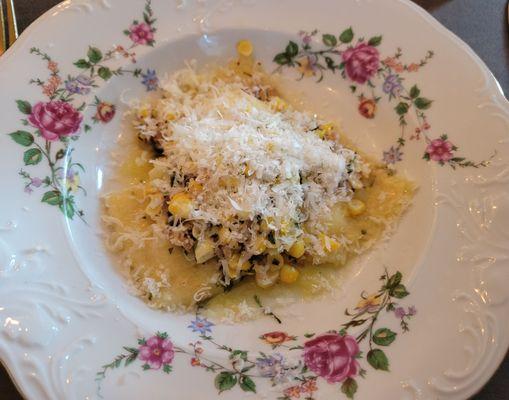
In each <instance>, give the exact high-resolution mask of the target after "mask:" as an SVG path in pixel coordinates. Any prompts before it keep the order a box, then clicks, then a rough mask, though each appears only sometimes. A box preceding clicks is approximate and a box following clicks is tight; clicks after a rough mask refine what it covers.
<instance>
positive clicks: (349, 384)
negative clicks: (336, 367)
mask: <svg viewBox="0 0 509 400" xmlns="http://www.w3.org/2000/svg"><path fill="white" fill-rule="evenodd" d="M357 388H358V385H357V381H356V380H355V379H352V378H347V379H346V380H345V381H344V382H343V384H342V385H341V391H342V392H343V393H344V394H345V395H346V397H348V398H349V399H353V397H354V395H355V393H356V392H357Z"/></svg>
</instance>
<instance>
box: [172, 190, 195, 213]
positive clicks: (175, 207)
mask: <svg viewBox="0 0 509 400" xmlns="http://www.w3.org/2000/svg"><path fill="white" fill-rule="evenodd" d="M168 211H169V212H171V213H172V214H173V215H174V216H175V217H177V218H189V217H190V215H191V212H192V211H193V203H192V201H191V197H189V195H188V194H187V193H184V192H180V193H177V194H175V195H174V196H173V197H172V198H171V200H170V201H169V202H168Z"/></svg>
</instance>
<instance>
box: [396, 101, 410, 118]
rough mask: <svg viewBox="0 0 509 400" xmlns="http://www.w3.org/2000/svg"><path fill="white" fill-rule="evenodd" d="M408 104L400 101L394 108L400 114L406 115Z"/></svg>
mask: <svg viewBox="0 0 509 400" xmlns="http://www.w3.org/2000/svg"><path fill="white" fill-rule="evenodd" d="M408 108H409V106H408V104H407V103H403V102H401V103H399V104H398V105H397V106H396V107H395V108H394V109H395V110H396V113H397V114H398V115H405V114H406V113H407V112H408Z"/></svg>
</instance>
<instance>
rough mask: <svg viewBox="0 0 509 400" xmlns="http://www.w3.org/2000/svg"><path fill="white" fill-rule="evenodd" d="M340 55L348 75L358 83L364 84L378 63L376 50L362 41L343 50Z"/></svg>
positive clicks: (375, 70) (378, 58)
mask: <svg viewBox="0 0 509 400" xmlns="http://www.w3.org/2000/svg"><path fill="white" fill-rule="evenodd" d="M341 57H342V59H343V62H344V63H345V70H346V74H347V75H348V77H349V78H350V79H351V80H352V81H354V82H357V83H360V84H364V83H366V82H367V81H368V80H369V79H370V78H372V77H373V76H374V75H375V74H376V72H377V71H378V67H379V65H380V53H379V52H378V50H377V49H376V48H375V47H373V46H370V45H368V44H366V43H362V42H361V43H359V44H358V45H356V46H355V47H350V48H349V49H347V50H345V51H344V52H343V54H342V55H341Z"/></svg>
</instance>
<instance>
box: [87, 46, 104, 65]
mask: <svg viewBox="0 0 509 400" xmlns="http://www.w3.org/2000/svg"><path fill="white" fill-rule="evenodd" d="M87 57H88V59H89V60H90V62H91V63H92V64H97V63H98V62H99V61H101V60H102V59H103V53H102V52H101V50H99V49H98V48H97V47H89V48H88V52H87Z"/></svg>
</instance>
